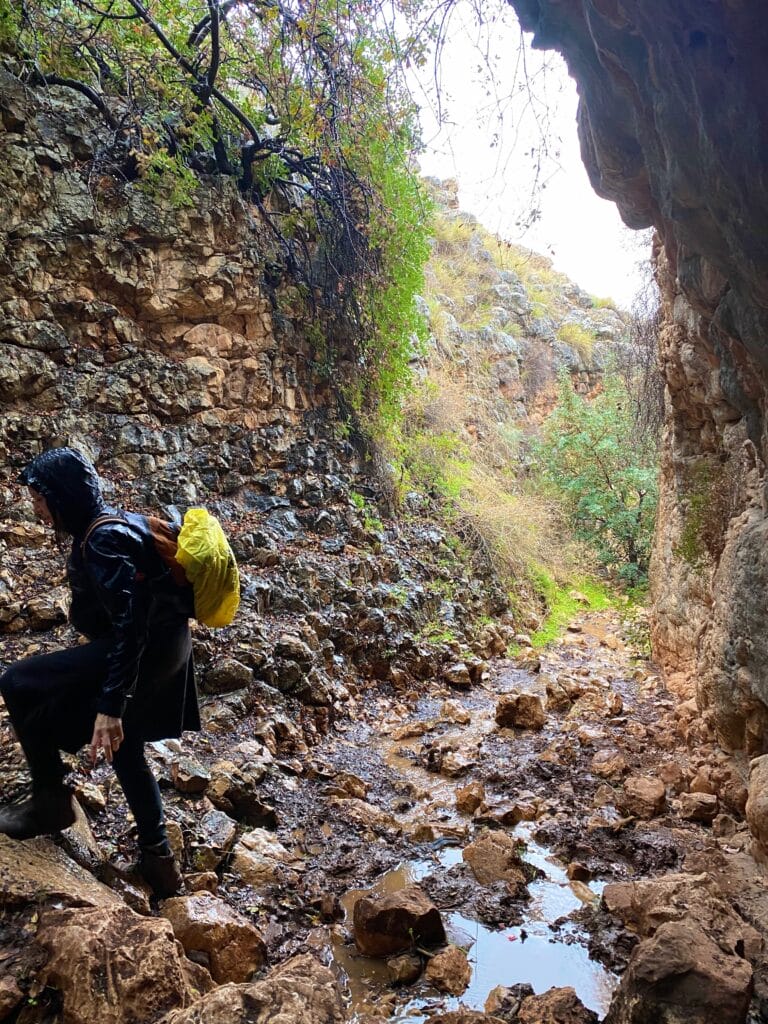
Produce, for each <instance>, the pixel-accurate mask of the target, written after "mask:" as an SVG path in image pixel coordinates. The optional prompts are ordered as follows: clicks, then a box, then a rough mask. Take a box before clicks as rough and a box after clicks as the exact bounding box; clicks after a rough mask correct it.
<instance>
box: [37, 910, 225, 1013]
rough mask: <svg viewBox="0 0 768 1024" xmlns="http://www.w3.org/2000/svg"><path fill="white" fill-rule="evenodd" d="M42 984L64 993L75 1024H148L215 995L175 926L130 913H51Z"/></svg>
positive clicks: (43, 932) (44, 935) (43, 935)
mask: <svg viewBox="0 0 768 1024" xmlns="http://www.w3.org/2000/svg"><path fill="white" fill-rule="evenodd" d="M36 941H37V942H38V944H39V945H40V946H41V947H42V948H43V949H44V950H45V951H46V952H47V953H48V962H47V964H46V966H45V968H44V969H43V972H42V975H41V980H42V981H43V983H44V984H45V985H48V986H50V987H51V988H55V989H57V990H58V992H60V993H61V999H62V1003H63V1017H64V1020H66V1021H67V1024H93V1021H99V1022H100V1024H140V1022H144V1021H154V1020H157V1018H158V1017H160V1016H161V1015H162V1014H165V1013H167V1012H168V1011H169V1010H173V1009H176V1008H180V1007H183V1006H187V1005H188V1004H189V1003H190V1002H191V1001H192V1000H193V999H194V998H195V996H196V994H197V993H199V992H201V991H202V992H205V991H208V990H209V989H210V988H211V987H212V982H211V979H210V976H209V975H208V973H207V972H206V971H205V970H203V969H202V968H200V967H198V966H197V965H195V964H193V963H191V962H190V961H189V960H187V958H186V957H185V956H184V954H183V951H182V949H181V946H180V944H179V943H178V942H177V941H176V939H175V937H174V934H173V930H172V928H171V925H170V923H169V922H168V921H164V920H162V919H158V918H147V917H140V916H139V915H138V914H135V913H134V912H133V911H132V910H129V909H128V907H126V906H124V905H123V906H113V907H92V908H89V907H76V908H64V909H54V910H47V911H45V912H44V913H43V914H42V915H41V919H40V927H39V930H38V933H37V940H36Z"/></svg>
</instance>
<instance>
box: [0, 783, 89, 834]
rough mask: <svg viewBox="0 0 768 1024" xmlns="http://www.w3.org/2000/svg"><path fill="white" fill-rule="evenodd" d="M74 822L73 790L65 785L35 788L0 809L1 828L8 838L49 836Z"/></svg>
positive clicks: (0, 830)
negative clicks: (26, 795) (15, 801)
mask: <svg viewBox="0 0 768 1024" xmlns="http://www.w3.org/2000/svg"><path fill="white" fill-rule="evenodd" d="M74 823H75V808H74V805H73V803H72V794H71V792H70V791H69V790H68V789H67V788H66V786H56V787H52V788H49V789H38V790H34V791H33V793H32V796H30V797H27V799H26V800H22V801H20V802H19V803H16V804H11V806H10V807H5V808H3V810H2V811H0V832H2V833H4V834H5V835H7V836H9V837H10V838H11V839H32V838H33V837H34V836H49V835H51V834H52V833H54V832H61V831H62V829H65V828H69V826H70V825H74Z"/></svg>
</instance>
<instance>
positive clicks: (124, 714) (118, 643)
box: [0, 448, 200, 896]
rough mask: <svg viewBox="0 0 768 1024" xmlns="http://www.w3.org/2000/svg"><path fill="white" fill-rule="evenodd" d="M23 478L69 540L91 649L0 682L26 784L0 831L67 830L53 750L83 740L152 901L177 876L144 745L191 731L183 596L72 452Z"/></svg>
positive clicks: (70, 567) (132, 522)
mask: <svg viewBox="0 0 768 1024" xmlns="http://www.w3.org/2000/svg"><path fill="white" fill-rule="evenodd" d="M21 480H22V482H23V483H25V484H27V486H28V487H29V489H30V493H31V495H32V501H33V505H34V508H35V511H36V512H37V513H38V515H39V516H40V517H41V518H42V519H44V520H45V521H46V522H48V523H50V524H51V525H52V526H53V527H54V529H55V531H56V535H57V538H58V539H59V541H60V543H61V542H62V540H63V538H64V537H65V536H69V537H71V538H72V546H71V551H70V554H69V559H68V562H67V579H68V581H69V584H70V587H71V590H72V602H71V607H70V622H71V623H72V625H73V626H74V627H75V629H77V630H78V632H80V633H82V634H84V635H85V636H86V637H87V638H88V640H89V642H88V643H86V644H82V645H80V646H77V647H73V648H70V649H68V650H63V651H56V652H54V653H53V654H44V655H40V656H36V657H32V658H25V659H23V660H22V661H19V662H17V663H16V664H15V665H12V666H11V667H10V668H9V669H8V670H7V671H6V672H5V673H4V674H3V675H2V676H0V693H2V695H3V697H4V699H5V703H6V707H7V709H8V713H9V715H10V717H11V721H12V723H13V726H14V729H15V730H16V734H17V736H18V738H19V742H20V743H21V746H22V748H23V750H24V753H25V755H26V758H27V761H28V763H29V768H30V772H31V775H32V795H31V797H30V798H28V799H27V800H24V801H23V802H21V803H18V804H15V805H13V806H10V807H7V808H5V809H4V810H2V811H0V832H4V833H5V834H6V835H8V836H11V837H13V838H16V839H27V838H30V837H31V836H35V835H43V834H48V833H51V832H57V831H59V830H61V829H63V828H67V827H68V826H69V825H71V824H72V823H73V821H74V817H75V815H74V807H73V803H72V796H71V793H70V791H69V789H68V788H67V787H66V786H65V785H64V777H65V775H66V773H67V770H66V768H65V766H64V764H63V762H62V759H61V756H60V750H66V751H69V752H71V753H74V752H75V751H77V750H79V749H80V747H82V746H83V745H84V744H85V743H87V742H89V741H90V745H91V746H90V753H91V758H92V760H93V761H94V762H95V759H96V756H97V754H98V751H99V750H103V752H104V755H105V757H106V758H107V760H108V761H111V763H112V765H113V767H114V770H115V773H116V775H117V777H118V779H119V781H120V784H121V786H122V788H123V792H124V793H125V797H126V800H127V802H128V805H129V807H130V808H131V811H132V812H133V816H134V818H135V821H136V828H137V831H138V839H139V848H140V856H139V863H138V869H139V871H140V873H141V874H143V875H144V877H145V879H146V880H147V881H148V882H149V883H150V885H151V886H152V888H153V889H154V890H155V892H156V893H157V895H161V896H167V895H170V894H172V893H173V892H176V891H178V889H179V887H180V885H181V875H180V873H179V868H178V865H177V864H176V862H175V860H174V858H173V855H172V853H171V849H170V847H169V844H168V836H167V833H166V829H165V821H164V816H163V807H162V802H161V799H160V791H159V789H158V786H157V782H156V780H155V778H154V776H153V774H152V771H151V769H150V767H149V765H148V764H147V761H146V758H145V756H144V743H145V742H146V741H148V740H158V739H165V738H168V737H171V736H180V735H181V733H182V730H185V729H199V728H200V719H199V714H198V706H197V693H196V690H195V683H194V673H193V665H192V644H191V638H190V632H189V618H190V616H191V615H192V614H193V595H192V590H191V588H190V587H188V586H180V585H179V583H178V582H175V581H174V580H173V579H172V577H171V573H170V571H169V569H168V568H167V567H166V566H165V564H164V562H163V561H162V559H161V558H160V555H159V554H158V552H157V549H156V546H155V543H154V540H153V536H152V532H151V529H150V524H149V521H148V520H147V519H146V518H145V517H144V516H141V515H137V514H134V513H130V512H121V511H118V510H116V509H113V508H109V507H108V506H107V505H106V504H105V502H104V500H103V498H102V495H101V487H100V484H99V478H98V476H97V474H96V470H95V469H94V467H93V466H92V465H91V463H90V462H89V461H88V460H87V459H86V458H85V457H84V456H83V455H81V454H80V452H78V451H75V450H74V449H71V448H54V449H51V450H50V451H47V452H44V453H43V454H42V455H39V456H38V457H37V458H36V459H34V461H33V462H31V463H30V465H29V466H27V468H26V469H25V470H24V472H23V473H22V475H21Z"/></svg>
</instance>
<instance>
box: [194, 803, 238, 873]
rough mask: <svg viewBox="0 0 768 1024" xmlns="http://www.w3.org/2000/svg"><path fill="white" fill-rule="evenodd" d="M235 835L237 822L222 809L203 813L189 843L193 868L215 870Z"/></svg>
mask: <svg viewBox="0 0 768 1024" xmlns="http://www.w3.org/2000/svg"><path fill="white" fill-rule="evenodd" d="M236 835H237V822H236V821H234V820H233V819H232V818H230V817H229V815H228V814H225V813H224V811H220V810H216V809H214V810H212V811H208V812H207V813H206V814H204V815H203V817H202V818H201V819H200V823H199V825H198V826H197V829H196V838H195V840H194V841H193V842H192V843H191V844H190V846H191V860H192V864H193V865H194V867H195V870H196V871H197V872H206V871H215V870H216V868H217V867H218V866H219V864H221V862H222V861H223V860H224V858H225V857H226V855H227V854H228V853H229V851H230V850H231V849H232V845H233V843H234V841H235V837H236Z"/></svg>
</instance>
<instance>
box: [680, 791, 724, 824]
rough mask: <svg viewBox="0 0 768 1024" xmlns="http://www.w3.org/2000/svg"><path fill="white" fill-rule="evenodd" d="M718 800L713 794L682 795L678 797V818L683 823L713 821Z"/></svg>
mask: <svg viewBox="0 0 768 1024" xmlns="http://www.w3.org/2000/svg"><path fill="white" fill-rule="evenodd" d="M717 811H718V800H717V797H716V796H715V795H714V794H713V793H701V792H697V793H683V794H682V795H681V797H680V817H681V818H683V820H684V821H701V822H704V823H708V822H711V821H714V819H715V815H716V814H717Z"/></svg>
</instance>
